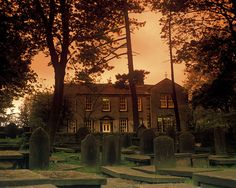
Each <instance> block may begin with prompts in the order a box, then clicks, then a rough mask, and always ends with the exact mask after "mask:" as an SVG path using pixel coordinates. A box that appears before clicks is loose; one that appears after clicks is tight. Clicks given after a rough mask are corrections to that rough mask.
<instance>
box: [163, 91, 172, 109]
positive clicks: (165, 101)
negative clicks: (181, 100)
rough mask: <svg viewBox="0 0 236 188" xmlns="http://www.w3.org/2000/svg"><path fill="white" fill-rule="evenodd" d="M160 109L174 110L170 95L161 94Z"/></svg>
mask: <svg viewBox="0 0 236 188" xmlns="http://www.w3.org/2000/svg"><path fill="white" fill-rule="evenodd" d="M160 108H174V103H173V100H172V97H171V95H170V94H161V96H160Z"/></svg>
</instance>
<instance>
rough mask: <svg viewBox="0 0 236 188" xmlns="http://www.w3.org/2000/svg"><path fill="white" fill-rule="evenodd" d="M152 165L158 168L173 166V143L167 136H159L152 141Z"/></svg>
mask: <svg viewBox="0 0 236 188" xmlns="http://www.w3.org/2000/svg"><path fill="white" fill-rule="evenodd" d="M154 164H155V168H156V170H157V169H158V168H159V167H173V166H175V152H174V141H173V139H172V138H170V137H168V136H159V137H157V138H155V139H154Z"/></svg>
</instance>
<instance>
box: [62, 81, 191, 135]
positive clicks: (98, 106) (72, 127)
mask: <svg viewBox="0 0 236 188" xmlns="http://www.w3.org/2000/svg"><path fill="white" fill-rule="evenodd" d="M78 87H79V86H77V87H74V89H71V88H69V89H65V93H64V95H65V98H66V99H67V100H68V101H70V102H69V103H70V106H71V111H72V113H73V118H72V120H71V121H70V122H67V125H68V127H67V128H65V127H64V131H65V130H69V131H68V132H76V131H77V130H78V129H79V127H82V126H84V121H85V119H92V120H93V122H94V132H101V123H102V122H105V121H107V122H112V126H113V129H112V131H113V132H120V119H124V118H127V119H128V132H133V116H132V100H131V95H130V94H128V93H126V94H125V93H121V94H115V93H114V90H111V91H113V93H112V94H107V93H103V91H102V89H101V91H99V92H94V93H93V92H82V93H81V92H80V89H79V88H78ZM149 88H150V89H149V90H147V91H143V93H142V94H138V97H140V98H142V111H140V112H139V118H140V119H142V123H143V124H144V125H145V126H146V127H147V128H155V129H156V128H157V127H158V121H157V118H158V117H166V116H172V117H174V116H175V114H174V109H162V108H160V95H161V94H171V93H172V85H171V81H170V80H169V79H164V80H162V81H161V82H159V83H158V84H156V85H153V86H151V87H149ZM116 91H117V90H116ZM176 93H177V100H178V106H179V115H180V121H181V130H185V129H186V127H188V119H189V114H190V113H189V112H190V109H189V106H188V96H187V94H186V92H185V90H184V89H183V87H181V86H180V85H178V84H176ZM88 95H89V96H91V97H92V101H93V102H92V103H93V109H92V111H90V112H86V111H85V101H86V100H85V99H86V96H88ZM121 96H123V97H126V98H127V101H128V109H127V111H125V112H121V111H120V109H119V106H120V97H121ZM103 97H107V98H109V99H110V104H111V108H110V111H108V112H104V111H102V98H103ZM140 123H141V122H140Z"/></svg>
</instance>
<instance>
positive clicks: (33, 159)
mask: <svg viewBox="0 0 236 188" xmlns="http://www.w3.org/2000/svg"><path fill="white" fill-rule="evenodd" d="M49 156H50V141H49V136H48V134H47V132H46V131H45V130H44V129H43V128H41V127H39V128H37V129H36V130H35V131H34V132H33V133H32V135H31V137H30V142H29V168H30V169H43V168H47V167H48V166H49Z"/></svg>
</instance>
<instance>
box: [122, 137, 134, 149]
mask: <svg viewBox="0 0 236 188" xmlns="http://www.w3.org/2000/svg"><path fill="white" fill-rule="evenodd" d="M120 142H121V147H123V148H127V147H129V146H131V144H132V135H131V134H122V135H120Z"/></svg>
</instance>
